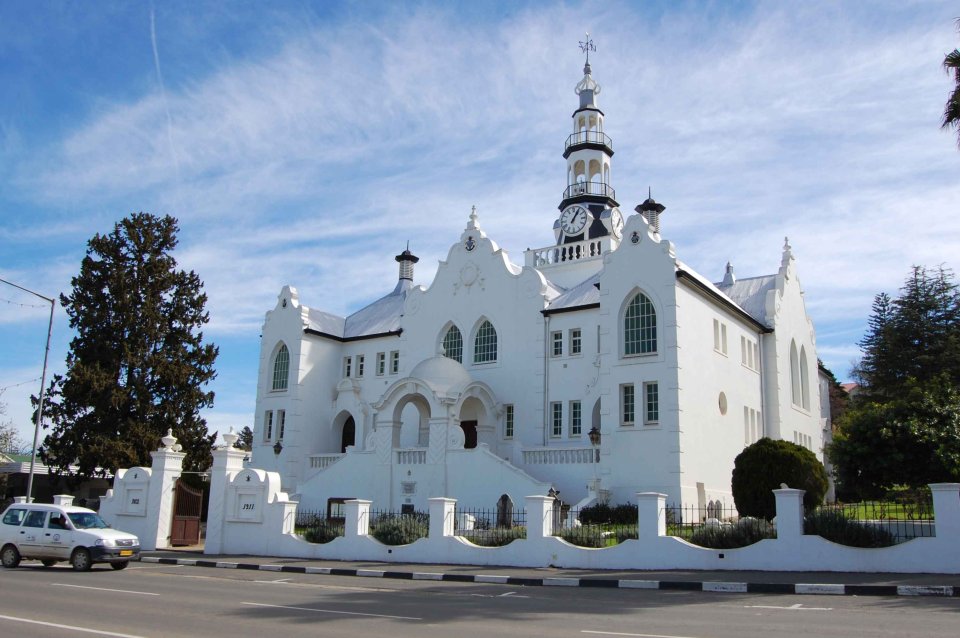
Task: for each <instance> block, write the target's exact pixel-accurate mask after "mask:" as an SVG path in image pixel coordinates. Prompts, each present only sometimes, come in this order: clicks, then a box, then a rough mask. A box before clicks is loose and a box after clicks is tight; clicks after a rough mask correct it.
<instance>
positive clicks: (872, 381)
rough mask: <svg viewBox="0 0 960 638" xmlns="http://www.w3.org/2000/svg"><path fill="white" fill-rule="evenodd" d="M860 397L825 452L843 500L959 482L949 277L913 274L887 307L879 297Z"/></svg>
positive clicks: (955, 314) (953, 290)
mask: <svg viewBox="0 0 960 638" xmlns="http://www.w3.org/2000/svg"><path fill="white" fill-rule="evenodd" d="M860 346H861V347H862V348H863V358H862V360H861V362H860V364H859V365H858V366H857V368H856V369H855V374H856V376H857V377H858V380H859V382H860V385H861V389H860V393H859V394H858V395H857V396H856V398H855V399H854V400H853V401H851V406H850V408H849V410H848V411H847V412H846V413H845V414H844V415H843V416H841V417H840V418H838V419H837V420H836V421H835V422H834V426H835V432H834V440H833V443H832V444H831V445H830V447H829V448H828V450H827V453H828V454H829V455H830V459H831V461H833V464H834V467H835V468H836V472H837V488H838V492H839V493H840V495H841V496H842V497H843V498H851V497H855V498H865V497H874V496H878V495H879V494H880V493H882V492H883V491H884V490H886V489H889V488H891V487H894V486H896V485H909V486H911V487H919V486H922V485H924V484H926V483H929V482H932V481H948V480H956V477H957V476H958V474H957V472H958V470H957V467H958V464H957V463H958V460H960V428H958V421H957V414H958V413H960V404H958V390H960V292H958V290H957V285H956V283H955V282H954V275H953V273H952V271H950V270H948V269H946V268H944V267H942V266H941V267H939V268H938V269H936V270H930V269H926V268H923V267H920V266H914V267H913V269H912V271H911V273H910V275H909V276H908V277H907V279H906V281H905V282H904V285H903V287H902V288H901V289H900V296H899V297H897V298H896V299H891V298H890V297H889V296H887V295H886V294H883V293H881V294H879V295H877V297H876V299H875V300H874V305H873V314H872V315H871V317H870V321H869V325H868V330H867V334H866V335H865V336H864V338H863V339H862V340H861V341H860Z"/></svg>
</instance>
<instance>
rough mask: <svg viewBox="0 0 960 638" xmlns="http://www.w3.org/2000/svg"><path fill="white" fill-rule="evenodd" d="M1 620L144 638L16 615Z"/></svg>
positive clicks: (98, 633)
mask: <svg viewBox="0 0 960 638" xmlns="http://www.w3.org/2000/svg"><path fill="white" fill-rule="evenodd" d="M0 620H9V621H11V622H23V623H28V624H31V625H43V626H44V627H56V628H57V629H67V630H69V631H81V632H84V633H87V634H97V635H98V636H114V637H115V638H143V637H142V636H134V635H132V634H118V633H116V632H113V631H100V630H99V629H87V628H86V627H76V626H74V625H60V624H58V623H55V622H43V621H42V620H31V619H29V618H17V617H16V616H0Z"/></svg>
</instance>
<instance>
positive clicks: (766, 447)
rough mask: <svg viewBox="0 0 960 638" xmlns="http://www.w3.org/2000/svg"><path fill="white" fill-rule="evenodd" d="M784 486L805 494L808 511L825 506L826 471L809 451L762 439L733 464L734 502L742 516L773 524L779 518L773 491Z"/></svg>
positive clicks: (732, 484)
mask: <svg viewBox="0 0 960 638" xmlns="http://www.w3.org/2000/svg"><path fill="white" fill-rule="evenodd" d="M781 483H786V484H787V485H788V486H789V487H793V488H797V489H801V490H806V493H805V494H804V495H803V504H804V506H805V507H807V508H808V509H810V508H813V507H816V506H817V505H820V504H821V503H823V495H824V494H826V493H827V471H826V470H825V469H824V468H823V463H821V462H820V461H818V460H817V457H816V455H814V453H813V452H811V451H810V450H808V449H807V448H805V447H803V446H800V445H797V444H796V443H791V442H790V441H780V440H776V441H775V440H773V439H769V438H766V437H764V438H762V439H760V440H759V441H757V442H756V443H754V444H753V445H748V446H747V447H745V448H744V449H743V452H741V453H740V454H738V455H737V458H736V459H734V461H733V481H732V482H731V490H732V491H733V502H734V503H736V505H737V512H738V513H739V514H740V516H755V517H757V518H764V519H767V520H770V519H771V518H773V517H774V516H776V514H777V507H776V498H775V497H774V495H773V490H775V489H779V488H780V484H781Z"/></svg>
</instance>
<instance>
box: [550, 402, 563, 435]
mask: <svg viewBox="0 0 960 638" xmlns="http://www.w3.org/2000/svg"><path fill="white" fill-rule="evenodd" d="M550 423H551V424H552V428H551V430H550V435H551V436H560V435H562V434H563V404H562V403H561V402H559V401H554V402H552V403H551V404H550Z"/></svg>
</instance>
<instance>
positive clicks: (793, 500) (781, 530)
mask: <svg viewBox="0 0 960 638" xmlns="http://www.w3.org/2000/svg"><path fill="white" fill-rule="evenodd" d="M806 493H807V491H806V490H796V489H793V488H789V487H785V488H782V489H779V490H773V495H774V497H775V498H776V499H777V538H778V539H782V538H797V537H800V536H803V495H804V494H806Z"/></svg>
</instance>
